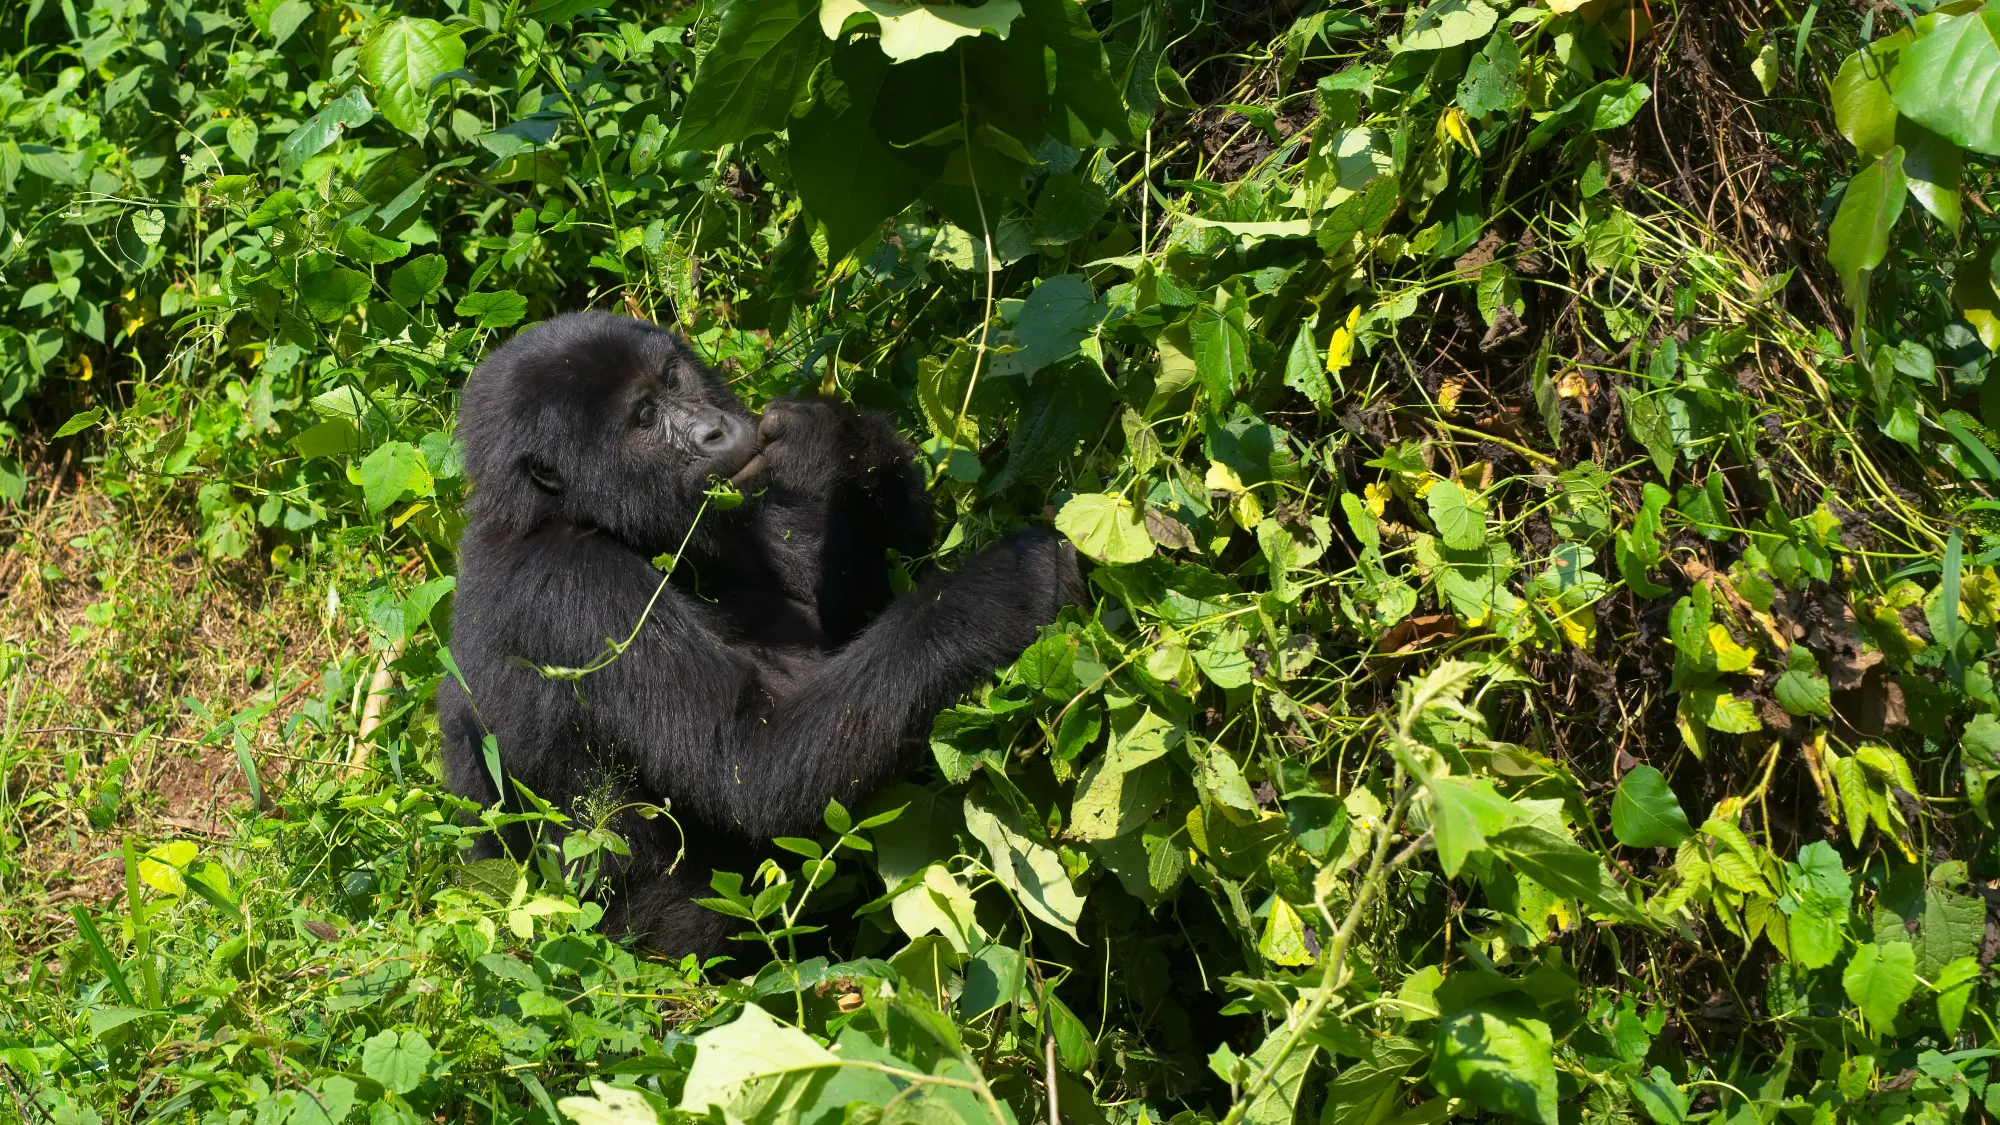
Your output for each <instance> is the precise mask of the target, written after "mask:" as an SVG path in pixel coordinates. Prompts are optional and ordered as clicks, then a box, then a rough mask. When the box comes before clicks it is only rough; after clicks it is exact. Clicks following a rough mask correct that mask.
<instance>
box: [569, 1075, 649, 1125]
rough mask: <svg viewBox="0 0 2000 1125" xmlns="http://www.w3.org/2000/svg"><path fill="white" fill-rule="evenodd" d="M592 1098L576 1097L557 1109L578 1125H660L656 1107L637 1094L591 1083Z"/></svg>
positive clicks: (594, 1080) (632, 1091)
mask: <svg viewBox="0 0 2000 1125" xmlns="http://www.w3.org/2000/svg"><path fill="white" fill-rule="evenodd" d="M590 1089H591V1093H590V1095H589V1096H584V1095H580V1094H573V1095H571V1096H569V1097H567V1098H562V1099H560V1100H558V1101H557V1102H556V1108H557V1109H559V1110H561V1111H562V1115H563V1116H564V1117H567V1118H569V1119H570V1120H571V1121H574V1122H576V1125H659V1122H660V1115H659V1114H658V1113H657V1112H655V1111H654V1109H653V1103H651V1102H649V1101H647V1100H646V1096H645V1095H644V1094H641V1093H640V1092H639V1091H637V1090H627V1089H625V1088H623V1087H621V1086H611V1085H607V1084H606V1083H604V1082H601V1081H599V1080H597V1079H595V1078H593V1079H591V1080H590Z"/></svg>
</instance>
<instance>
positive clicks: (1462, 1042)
mask: <svg viewBox="0 0 2000 1125" xmlns="http://www.w3.org/2000/svg"><path fill="white" fill-rule="evenodd" d="M1554 1048H1555V1041H1554V1037H1553V1036H1552V1035H1551V1034H1550V1033H1549V1025H1548V1024H1547V1023H1545V1022H1543V1021H1542V1020H1541V1018H1540V1016H1539V1013H1538V1012H1537V1011H1536V1010H1535V1006H1534V1004H1532V1003H1531V1002H1529V1000H1528V998H1527V997H1525V996H1523V995H1521V994H1519V993H1503V994H1501V995H1498V996H1489V997H1486V998H1485V999H1483V1000H1479V1001H1476V1002H1474V1003H1473V1004H1472V1005H1471V1006H1469V1007H1466V1008H1464V1009H1461V1010H1459V1011H1455V1012H1452V1013H1451V1014H1450V1015H1447V1016H1445V1017H1444V1019H1443V1020H1441V1021H1440V1022H1439V1023H1438V1027H1437V1035H1436V1038H1435V1039H1433V1040H1432V1044H1431V1069H1430V1082H1431V1085H1432V1086H1434V1087H1436V1089H1437V1092H1438V1093H1440V1094H1443V1095H1445V1096H1446V1097H1453V1098H1465V1099H1467V1100H1468V1101H1470V1102H1472V1103H1473V1104H1474V1105H1477V1106H1479V1107H1480V1108H1481V1109H1484V1110H1486V1111H1488V1112H1490V1113H1496V1114H1499V1115H1501V1116H1502V1117H1511V1118H1520V1119H1523V1120H1527V1121H1533V1122H1537V1123H1539V1125H1556V1071H1555V1054H1554Z"/></svg>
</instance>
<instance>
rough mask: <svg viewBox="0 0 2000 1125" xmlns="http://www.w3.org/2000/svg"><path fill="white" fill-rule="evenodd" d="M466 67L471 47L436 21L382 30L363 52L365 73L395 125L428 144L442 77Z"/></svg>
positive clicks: (397, 23) (404, 19)
mask: <svg viewBox="0 0 2000 1125" xmlns="http://www.w3.org/2000/svg"><path fill="white" fill-rule="evenodd" d="M464 65H465V41H464V40H462V39H460V38H459V37H458V33H457V32H455V31H448V30H446V28H445V26H444V25H443V24H441V23H439V22H437V21H436V20H427V19H413V18H411V17H409V16H397V17H396V18H394V19H391V20H387V21H385V22H383V23H381V24H379V25H377V26H376V28H375V30H374V31H373V32H372V33H371V34H370V35H369V36H368V41H367V42H366V43H364V44H362V46H361V73H362V76H363V77H365V78H367V79H368V84H369V85H371V86H373V87H374V88H375V104H376V107H377V108H378V109H380V110H381V111H382V116H383V117H384V118H385V119H387V120H388V122H389V124H391V125H394V126H395V127H396V128H398V129H401V130H402V131H403V132H405V133H408V134H409V135H411V136H412V137H416V138H418V139H422V137H423V135H424V133H426V132H427V131H429V129H430V123H429V122H428V121H426V120H425V117H426V111H427V110H428V109H429V107H430V104H431V85H432V83H433V82H435V81H436V80H437V78H438V76H439V75H442V74H445V73H448V72H450V71H454V70H457V69H458V68H460V67H462V66H464Z"/></svg>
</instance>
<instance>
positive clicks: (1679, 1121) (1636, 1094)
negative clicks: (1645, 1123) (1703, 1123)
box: [1629, 1066, 1688, 1125]
mask: <svg viewBox="0 0 2000 1125" xmlns="http://www.w3.org/2000/svg"><path fill="white" fill-rule="evenodd" d="M1629 1081H1630V1083H1631V1087H1632V1100H1633V1101H1636V1102H1638V1103H1639V1105H1640V1107H1641V1108H1643V1109H1644V1110H1645V1111H1646V1116H1648V1117H1650V1118H1652V1119H1653V1121H1654V1122H1655V1125H1685V1123H1686V1121H1687V1111H1688V1100H1687V1095H1686V1094H1684V1093H1682V1092H1681V1088H1680V1087H1679V1086H1676V1085H1674V1076H1673V1075H1671V1074H1668V1073H1667V1068H1666V1067H1663V1066H1656V1067H1654V1068H1653V1069H1652V1071H1651V1072H1649V1073H1646V1074H1634V1075H1633V1076H1632V1077H1631V1078H1630V1079H1629Z"/></svg>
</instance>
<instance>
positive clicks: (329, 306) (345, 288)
mask: <svg viewBox="0 0 2000 1125" xmlns="http://www.w3.org/2000/svg"><path fill="white" fill-rule="evenodd" d="M368 289H369V281H368V275H367V274H365V273H361V272H360V271H358V270H350V269H346V268H344V267H340V266H335V267H334V268H332V269H323V270H319V271H317V272H315V273H309V274H306V275H305V276H304V277H302V278H300V279H299V298H300V299H301V300H303V301H304V302H305V305H306V311H307V312H309V313H311V314H312V316H313V319H314V320H317V321H319V322H320V323H322V324H331V323H333V322H334V321H336V320H339V319H340V318H341V317H344V316H346V315H347V314H348V313H349V312H350V311H352V310H353V308H354V306H355V305H358V304H360V303H361V301H362V299H363V298H365V297H367V296H368Z"/></svg>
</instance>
